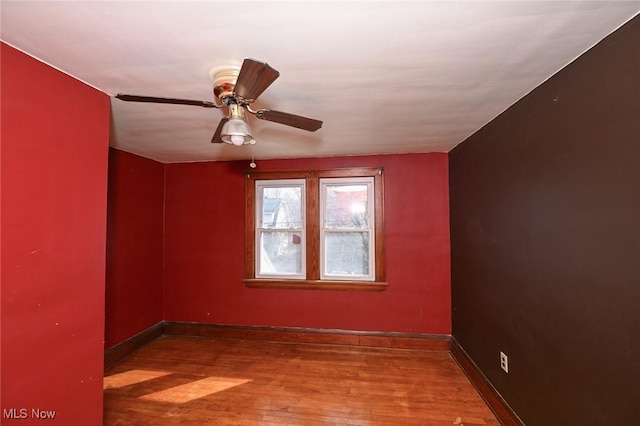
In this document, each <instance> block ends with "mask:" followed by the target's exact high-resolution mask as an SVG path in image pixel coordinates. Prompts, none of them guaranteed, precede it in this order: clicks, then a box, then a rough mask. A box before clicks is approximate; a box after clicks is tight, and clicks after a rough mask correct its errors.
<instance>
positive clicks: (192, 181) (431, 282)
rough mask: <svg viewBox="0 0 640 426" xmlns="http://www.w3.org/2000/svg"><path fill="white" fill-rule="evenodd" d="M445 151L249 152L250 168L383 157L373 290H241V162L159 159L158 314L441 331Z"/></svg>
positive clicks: (446, 319) (444, 323) (447, 318)
mask: <svg viewBox="0 0 640 426" xmlns="http://www.w3.org/2000/svg"><path fill="white" fill-rule="evenodd" d="M447 163H448V159H447V155H446V154H417V155H415V154H411V155H384V156H369V157H332V158H321V159H296V160H269V161H258V170H295V169H308V168H344V167H353V166H383V167H384V170H385V218H386V248H387V278H388V282H389V288H388V289H387V290H386V291H384V292H381V293H361V292H342V291H312V290H276V289H247V288H246V287H245V286H244V285H243V283H242V274H243V261H244V260H243V255H244V218H245V214H244V198H245V175H244V174H243V171H245V170H248V163H247V162H209V163H189V164H169V165H166V166H165V167H166V200H165V201H166V212H165V214H166V216H165V276H164V319H166V320H173V321H194V322H204V323H219V324H242V325H267V326H290V327H313V328H325V329H346V330H363V331H396V332H415V333H436V334H450V333H451V313H450V312H451V311H450V256H449V254H450V250H449V207H448V206H449V198H448V164H447Z"/></svg>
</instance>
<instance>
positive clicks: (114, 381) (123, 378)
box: [104, 370, 172, 389]
mask: <svg viewBox="0 0 640 426" xmlns="http://www.w3.org/2000/svg"><path fill="white" fill-rule="evenodd" d="M169 374H172V373H170V372H166V371H151V370H129V371H126V372H124V373H118V374H113V375H111V376H106V377H105V378H104V389H111V388H123V387H125V386H130V385H134V384H136V383H141V382H145V381H147V380H152V379H156V378H158V377H163V376H168V375H169Z"/></svg>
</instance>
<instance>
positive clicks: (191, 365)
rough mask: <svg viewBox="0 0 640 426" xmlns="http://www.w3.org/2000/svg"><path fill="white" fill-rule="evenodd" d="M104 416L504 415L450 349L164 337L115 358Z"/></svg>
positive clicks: (410, 419) (271, 421)
mask: <svg viewBox="0 0 640 426" xmlns="http://www.w3.org/2000/svg"><path fill="white" fill-rule="evenodd" d="M104 409H105V411H104V424H105V426H112V425H200V426H204V425H404V424H410V425H467V426H468V425H485V424H486V425H499V424H500V423H499V422H498V421H497V420H496V418H495V417H494V416H493V414H492V413H491V411H490V410H489V408H488V407H487V406H486V405H485V403H484V402H483V400H482V399H481V398H480V396H479V395H478V393H477V392H476V391H475V389H474V388H473V386H472V385H471V383H470V382H469V381H468V380H467V378H466V376H465V375H464V374H463V373H462V371H461V370H460V368H459V367H458V365H457V364H456V363H455V361H454V360H453V359H452V358H451V355H450V354H449V353H448V352H445V351H420V350H398V349H373V348H356V347H344V346H328V345H310V344H292V343H269V342H261V341H250V340H232V339H215V340H213V339H203V338H188V337H175V336H171V337H163V338H160V339H157V340H155V341H154V342H152V343H151V344H149V345H147V346H145V347H144V348H142V349H141V350H140V351H138V352H136V353H135V354H134V355H133V356H131V357H129V358H128V359H126V360H125V361H123V362H121V363H120V364H118V365H116V366H114V367H112V368H110V369H109V370H108V371H107V372H106V374H105V379H104Z"/></svg>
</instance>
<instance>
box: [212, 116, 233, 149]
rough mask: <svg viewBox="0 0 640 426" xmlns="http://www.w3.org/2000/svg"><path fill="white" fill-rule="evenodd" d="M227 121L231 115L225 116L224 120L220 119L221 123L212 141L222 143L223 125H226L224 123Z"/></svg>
mask: <svg viewBox="0 0 640 426" xmlns="http://www.w3.org/2000/svg"><path fill="white" fill-rule="evenodd" d="M227 121H229V117H223V118H222V120H220V123H219V124H218V128H217V129H216V132H215V133H214V134H213V137H212V138H211V143H222V138H221V137H220V134H221V133H222V126H224V123H226V122H227Z"/></svg>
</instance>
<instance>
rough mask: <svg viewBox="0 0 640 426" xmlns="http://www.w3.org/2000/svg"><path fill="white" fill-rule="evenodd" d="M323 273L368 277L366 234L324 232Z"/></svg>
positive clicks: (367, 238) (367, 241)
mask: <svg viewBox="0 0 640 426" xmlns="http://www.w3.org/2000/svg"><path fill="white" fill-rule="evenodd" d="M324 238H325V240H324V250H325V253H324V261H325V273H326V274H328V275H344V276H349V275H369V233H368V232H325V234H324Z"/></svg>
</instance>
